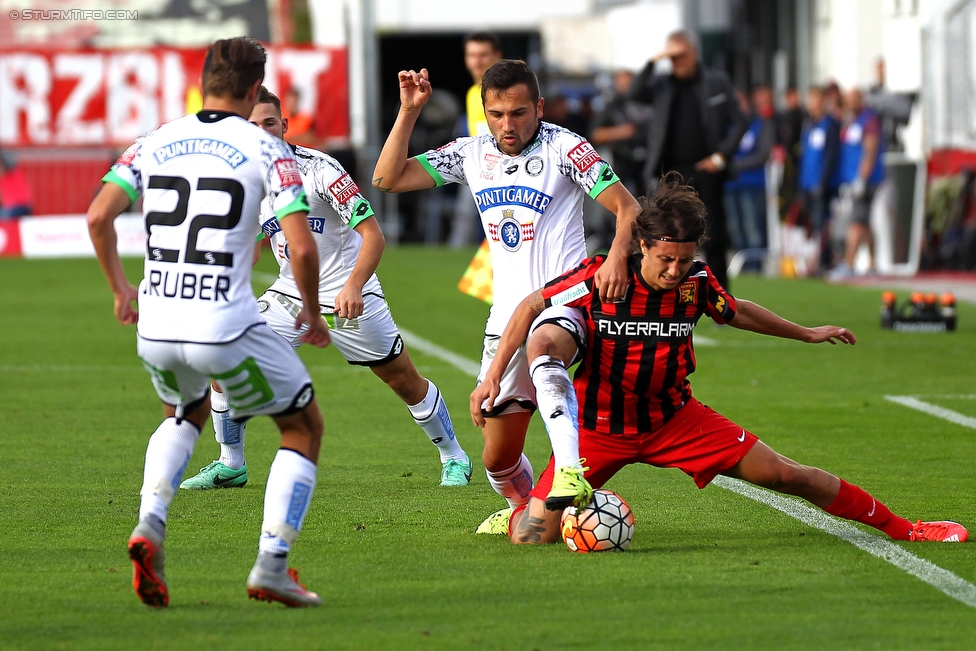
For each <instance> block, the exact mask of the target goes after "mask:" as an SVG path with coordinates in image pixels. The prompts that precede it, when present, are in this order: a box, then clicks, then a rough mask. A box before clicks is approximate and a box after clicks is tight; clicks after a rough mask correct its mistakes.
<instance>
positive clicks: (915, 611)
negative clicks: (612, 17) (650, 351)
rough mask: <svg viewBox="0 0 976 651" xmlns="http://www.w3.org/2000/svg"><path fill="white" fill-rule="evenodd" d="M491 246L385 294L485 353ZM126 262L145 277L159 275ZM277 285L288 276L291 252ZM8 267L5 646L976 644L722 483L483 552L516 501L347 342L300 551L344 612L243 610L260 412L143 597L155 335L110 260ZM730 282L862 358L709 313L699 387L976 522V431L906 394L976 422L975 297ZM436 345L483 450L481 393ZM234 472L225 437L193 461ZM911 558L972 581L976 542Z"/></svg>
mask: <svg viewBox="0 0 976 651" xmlns="http://www.w3.org/2000/svg"><path fill="white" fill-rule="evenodd" d="M472 253H473V250H463V251H450V250H446V249H424V248H412V247H401V248H391V249H389V250H388V251H387V252H386V255H385V258H384V261H383V263H382V265H381V267H380V278H381V280H382V281H383V284H384V288H385V290H386V293H387V297H388V299H389V301H390V303H391V305H392V308H393V314H394V317H395V318H396V319H397V322H398V323H399V324H400V326H401V327H403V328H404V329H406V330H409V331H411V332H413V333H415V334H417V335H419V336H421V337H424V338H425V339H427V340H429V341H433V342H434V343H437V344H439V345H440V346H442V347H444V348H446V349H448V350H450V351H453V352H455V353H457V354H459V355H462V356H464V357H466V358H468V359H471V360H472V361H474V360H477V359H478V358H479V354H480V346H481V333H482V327H483V325H484V318H485V316H486V313H487V310H486V307H485V306H484V305H483V304H481V303H479V302H477V301H476V300H474V299H472V298H470V297H467V296H464V295H462V294H460V293H459V292H458V291H457V290H456V287H455V285H456V282H457V280H458V279H459V278H460V275H461V273H462V271H463V270H464V268H465V266H466V264H467V262H468V260H469V259H470V257H471V255H472ZM127 268H128V269H129V271H130V278H132V279H135V278H138V277H139V275H140V272H141V266H140V261H138V260H129V261H127ZM258 269H259V271H261V272H262V273H264V274H271V273H274V272H275V270H276V269H275V266H274V262H273V260H271V259H270V256H267V255H266V256H265V257H264V259H262V260H261V262H260V263H259V266H258ZM0 279H2V285H0V336H2V339H0V490H2V496H0V608H2V614H0V648H2V649H99V650H101V649H150V648H151V649H194V648H207V649H213V648H229V649H241V650H244V649H271V648H276V649H291V648H294V649H513V650H516V649H525V650H529V649H559V650H567V649H649V648H710V649H718V648H729V649H789V648H817V649H822V648H837V649H907V648H924V649H929V648H946V649H960V648H972V647H973V644H974V642H973V639H974V634H976V609H974V608H972V607H970V606H967V605H964V604H963V603H960V602H959V601H956V600H954V599H952V598H950V597H948V596H946V595H945V594H943V593H942V592H939V591H938V590H936V589H934V588H933V587H931V586H930V585H928V584H926V583H923V582H922V581H920V580H918V579H916V578H915V577H913V576H910V575H909V574H907V573H905V572H903V571H902V570H900V569H897V568H896V567H894V566H893V565H890V564H888V563H886V562H885V561H883V560H881V559H878V558H875V557H873V556H870V555H868V554H866V553H864V552H862V551H860V550H859V549H857V548H855V547H853V546H851V545H849V544H848V543H846V542H844V541H842V540H840V539H838V538H835V537H833V536H831V535H828V534H826V533H824V532H822V531H819V530H817V529H814V528H812V527H809V526H807V525H804V524H802V523H800V522H798V521H796V520H793V519H791V518H789V517H787V516H785V515H783V514H781V513H779V512H777V511H774V510H772V509H770V508H768V507H766V506H763V505H761V504H758V503H756V502H753V501H751V500H748V499H746V498H743V497H741V496H739V495H736V494H733V493H731V492H728V491H725V490H723V489H721V488H718V487H714V486H713V487H709V488H707V489H705V490H703V491H699V490H697V489H696V488H695V486H694V484H693V483H692V482H691V480H690V479H688V478H686V477H685V476H684V475H682V474H681V473H679V472H677V471H665V470H657V469H653V468H647V467H633V466H632V467H629V468H627V469H625V470H624V471H623V472H621V473H620V474H619V475H618V476H617V477H615V478H614V479H613V481H612V482H611V483H610V484H609V485H608V488H610V489H612V490H615V491H617V492H618V493H620V494H621V495H623V496H624V498H625V499H627V500H628V502H629V503H630V505H631V507H632V508H633V510H634V513H635V516H636V519H637V527H636V534H635V536H634V542H633V545H632V547H631V549H630V550H629V551H628V552H626V553H623V554H603V555H600V554H597V555H579V554H573V553H571V552H569V551H568V550H566V549H565V548H564V547H563V546H562V545H551V546H547V547H531V548H529V547H514V546H512V545H510V544H509V543H508V542H507V541H506V540H505V539H503V538H502V537H490V536H475V535H473V533H472V532H473V530H474V528H475V527H476V526H477V525H478V523H479V522H480V521H481V520H482V519H483V518H484V517H485V516H487V515H488V514H489V513H491V512H492V511H495V510H496V509H498V508H500V507H501V503H500V499H499V498H498V497H497V496H495V495H494V493H493V492H492V490H491V489H490V487H489V486H488V484H487V482H486V480H485V476H484V470H483V468H482V467H481V466H480V463H476V470H475V475H474V480H473V482H472V485H471V486H470V487H468V488H462V489H445V488H438V487H437V486H436V484H437V481H438V471H439V463H438V462H437V456H436V452H435V450H434V448H433V447H432V446H431V445H430V443H429V442H427V440H426V438H425V437H424V435H423V433H422V432H421V431H420V430H419V428H417V427H416V426H415V425H414V424H413V422H412V421H411V419H410V418H409V415H408V414H407V412H406V410H405V408H404V407H403V405H402V404H401V403H400V402H399V401H398V400H397V399H396V397H395V396H394V395H393V393H392V392H391V391H389V389H387V388H386V387H385V386H384V385H383V384H382V383H381V382H380V381H379V380H378V379H376V378H374V377H373V376H372V375H371V374H370V373H369V372H368V371H367V370H364V369H362V368H359V367H354V366H349V365H347V364H346V363H345V362H344V360H342V359H341V357H340V356H339V355H338V353H337V352H336V351H335V350H324V351H322V350H317V349H312V348H307V347H306V348H303V349H302V351H301V355H302V358H303V359H304V361H305V363H306V364H307V365H308V366H309V368H310V370H311V373H312V377H313V380H314V381H315V385H316V389H317V394H318V397H319V400H320V403H321V406H322V411H323V413H324V415H325V419H326V433H325V440H324V442H323V447H322V455H321V460H320V469H319V485H318V489H317V491H316V494H315V498H314V501H313V504H312V507H311V509H310V511H309V514H308V517H307V519H306V521H305V528H304V530H303V531H302V535H301V537H300V538H299V541H298V543H297V545H296V547H295V550H294V552H293V554H292V555H291V560H292V565H293V566H295V567H298V568H300V570H301V577H302V580H303V581H304V582H305V583H306V584H307V585H308V586H309V587H310V588H311V589H313V590H316V591H317V592H319V594H320V595H321V596H322V598H323V601H324V606H323V607H322V608H319V609H312V610H287V609H284V608H282V607H280V605H277V604H275V605H269V604H264V603H258V602H254V601H249V600H248V599H247V598H246V593H245V590H244V581H245V578H246V576H247V572H248V570H249V569H250V567H251V564H252V563H253V560H254V555H255V553H256V548H257V538H258V533H259V529H260V524H261V508H262V499H263V492H264V484H265V480H266V478H267V472H268V466H269V464H270V462H271V459H272V456H273V454H274V450H275V449H276V447H277V437H276V435H275V433H274V431H273V426H272V424H271V423H270V421H268V420H267V419H257V420H255V421H253V422H252V423H251V424H250V426H249V430H248V439H247V450H248V461H249V467H250V470H251V482H250V483H249V484H248V485H247V487H246V488H244V489H243V490H228V491H216V492H201V493H186V492H180V494H179V495H178V496H177V499H176V500H175V501H174V503H173V505H172V507H171V510H170V519H169V527H168V528H169V534H168V539H167V542H166V552H167V578H168V580H169V585H170V597H171V605H170V607H169V609H167V610H165V611H151V610H150V609H147V608H146V607H144V606H143V605H142V604H141V603H139V601H138V600H137V598H136V597H135V595H134V594H133V592H132V587H131V569H130V564H129V562H128V559H127V556H126V549H125V548H126V539H127V537H128V535H129V532H130V531H131V529H132V527H133V526H134V524H135V520H136V516H137V512H138V499H139V498H138V491H139V488H140V484H141V482H142V464H143V458H144V454H145V447H146V441H147V439H148V437H149V435H150V434H151V433H152V431H153V430H154V429H155V427H156V426H157V424H158V423H159V421H160V419H161V412H160V409H159V404H158V401H157V399H156V397H155V394H154V393H153V391H152V387H151V385H150V382H149V378H148V376H147V374H146V373H145V371H144V370H143V369H142V368H141V366H140V364H139V363H138V361H137V359H136V356H135V331H134V329H132V328H123V327H121V326H119V325H118V324H117V323H116V322H115V320H114V318H113V317H112V302H111V296H110V294H109V292H108V290H107V287H106V286H105V283H104V281H103V278H102V275H101V272H100V270H99V268H98V265H97V264H96V262H95V261H94V260H92V259H85V260H57V261H44V260H33V261H24V260H0ZM265 284H266V283H261V282H256V283H255V288H256V289H258V290H260V289H262V288H263V286H264V285H265ZM733 289H734V290H735V292H736V294H737V295H738V296H741V297H744V298H750V299H752V300H756V301H757V302H759V303H761V304H763V305H766V306H767V307H770V308H772V309H773V310H775V311H778V312H779V313H780V314H782V315H784V316H786V317H787V318H791V319H793V320H795V321H799V322H801V323H804V324H808V325H815V324H820V323H836V324H840V325H846V326H849V327H850V328H851V329H853V330H854V331H855V333H857V335H858V336H859V342H858V344H857V345H856V346H855V347H853V348H851V347H846V346H827V345H820V346H809V345H804V344H800V343H797V342H791V341H781V340H773V339H769V338H763V337H759V336H758V335H753V334H751V333H746V332H741V331H738V330H734V329H732V328H717V327H713V326H712V324H711V322H710V321H708V320H707V319H703V321H702V322H701V323H700V324H699V326H698V331H697V332H698V334H699V335H703V336H705V337H707V338H708V339H712V340H714V341H715V342H716V345H714V346H707V347H706V346H698V347H697V356H698V364H699V370H698V372H697V373H695V375H694V376H692V383H693V386H694V391H695V395H696V396H697V397H698V398H699V399H701V400H702V401H703V402H705V403H707V404H709V405H711V406H713V407H715V408H716V409H718V410H719V411H721V412H723V413H724V414H726V415H727V416H729V417H730V418H732V419H733V420H735V421H737V422H739V423H740V424H742V425H743V426H744V427H746V428H749V429H750V430H752V431H754V432H756V433H757V434H758V435H759V436H760V437H761V438H762V439H763V440H765V441H766V442H768V443H769V444H771V445H772V446H773V447H774V448H775V449H777V450H778V451H780V452H782V453H783V454H786V455H787V456H790V457H792V458H794V459H797V460H799V461H801V462H804V463H809V464H814V465H818V466H821V467H823V468H826V469H828V470H830V471H832V472H835V473H837V474H839V475H841V476H842V477H844V478H846V479H848V480H849V481H851V482H853V483H856V484H858V485H860V486H862V487H864V488H865V489H867V490H868V491H870V492H872V493H873V494H874V495H876V496H877V497H878V498H879V499H881V500H882V501H884V502H886V503H887V504H888V506H890V507H891V508H892V510H894V511H895V512H896V513H899V514H902V515H904V516H906V517H909V518H912V519H917V518H932V519H935V518H947V519H955V520H958V521H961V522H962V523H964V524H966V525H967V526H968V527H970V528H971V529H972V528H976V511H974V508H973V504H974V503H976V502H974V495H976V489H974V485H973V480H974V478H976V472H974V470H973V467H974V466H973V460H974V459H976V431H973V430H972V429H967V428H965V427H962V426H960V425H955V424H952V423H950V422H947V421H945V420H940V419H937V418H935V417H933V416H929V415H927V414H924V413H920V412H917V411H913V410H910V409H908V408H906V407H903V406H901V405H896V404H892V403H891V402H888V401H886V400H885V399H884V396H885V395H914V396H919V397H921V399H923V400H925V401H927V402H930V403H932V404H937V405H940V406H943V407H947V408H949V409H952V410H954V411H957V412H959V413H962V414H964V415H967V416H969V417H976V400H974V399H972V396H971V395H969V394H973V393H976V388H974V387H976V385H974V383H973V378H974V377H976V374H974V370H973V368H974V363H976V306H971V305H965V304H963V305H961V306H960V308H959V324H960V325H959V330H958V331H957V332H955V333H952V334H909V333H898V332H891V331H883V330H881V329H880V327H879V325H878V304H879V294H880V292H879V291H877V290H873V289H872V290H868V289H857V288H850V287H832V286H828V285H826V284H824V283H821V282H818V281H796V280H794V281H785V280H769V279H763V278H755V277H744V278H740V279H737V280H736V281H735V283H734V287H733ZM412 356H413V358H414V360H415V362H416V363H417V365H418V367H419V368H420V369H421V372H422V373H424V374H426V375H428V376H429V377H431V378H432V379H433V380H434V381H435V382H436V383H437V384H438V386H439V387H440V388H441V390H442V391H443V393H444V395H445V397H446V399H447V401H448V405H449V407H450V409H451V413H452V415H453V418H454V423H455V426H456V429H457V431H458V437H459V439H460V440H461V442H462V444H463V445H464V446H465V448H466V449H467V450H468V452H469V453H471V456H472V458H474V459H479V458H480V452H481V436H480V432H479V431H478V430H476V429H475V428H474V427H473V426H472V425H471V423H470V419H469V416H468V413H467V402H468V394H469V392H470V390H471V388H472V385H473V380H472V378H470V377H469V376H467V375H465V374H464V373H463V372H462V371H460V370H458V369H456V368H454V367H453V366H451V365H449V364H447V363H445V362H443V361H441V360H439V359H437V358H435V357H431V356H429V355H425V354H423V353H420V352H419V351H413V352H412ZM967 396H968V397H967ZM527 454H528V455H529V457H530V459H531V460H532V463H533V464H534V466H535V469H536V472H537V473H538V472H539V471H540V470H541V469H542V468H543V467H544V465H545V463H546V461H547V459H548V454H549V444H548V440H547V439H546V436H545V433H544V431H543V429H542V427H541V425H540V424H539V423H538V422H537V421H534V422H533V425H532V429H531V430H530V433H529V437H528V443H527ZM215 456H216V444H215V443H214V441H213V436H212V432H210V431H205V432H204V433H203V435H202V436H201V439H200V442H199V443H198V445H197V449H196V453H195V455H194V457H193V459H192V460H191V463H190V471H195V469H196V468H199V467H201V466H204V465H206V464H207V463H208V462H209V461H210V460H211V459H213V458H215ZM479 461H480V459H479ZM865 530H867V531H871V532H872V533H873V532H874V530H869V529H865ZM901 544H902V545H903V546H904V547H906V548H908V549H910V550H911V551H912V552H913V553H915V554H916V555H918V556H920V557H921V558H923V559H925V560H928V561H930V562H932V563H934V564H936V565H938V566H940V567H942V568H945V569H947V570H949V571H951V572H954V573H955V574H957V575H958V576H959V577H961V578H962V579H964V580H966V581H968V582H970V583H973V582H976V545H972V544H965V545H936V544H930V545H918V544H916V545H911V544H905V543H901Z"/></svg>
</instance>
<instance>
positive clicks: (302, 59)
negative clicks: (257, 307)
mask: <svg viewBox="0 0 976 651" xmlns="http://www.w3.org/2000/svg"><path fill="white" fill-rule="evenodd" d="M331 64H332V57H330V56H329V53H328V52H323V51H320V50H281V51H277V52H276V51H275V50H270V51H269V52H268V62H267V64H265V80H266V81H267V79H269V78H270V79H275V80H277V83H275V84H274V85H273V86H272V85H269V84H267V83H266V84H265V85H266V86H267V87H268V89H269V90H270V91H271V92H276V91H277V90H279V88H278V87H279V86H282V85H283V84H282V83H281V81H282V77H288V80H289V82H290V84H291V86H293V87H295V88H297V89H298V92H299V99H298V110H299V111H302V112H305V113H311V114H314V113H315V109H316V107H317V106H318V101H319V93H318V90H319V89H318V84H317V83H316V82H317V80H318V78H319V75H321V74H322V73H323V72H325V71H326V70H328V69H329V67H330V66H331Z"/></svg>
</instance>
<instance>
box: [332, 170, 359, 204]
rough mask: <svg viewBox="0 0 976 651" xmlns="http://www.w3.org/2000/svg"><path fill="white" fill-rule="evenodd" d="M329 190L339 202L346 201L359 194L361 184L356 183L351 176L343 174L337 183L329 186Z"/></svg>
mask: <svg viewBox="0 0 976 651" xmlns="http://www.w3.org/2000/svg"><path fill="white" fill-rule="evenodd" d="M329 192H331V193H332V196H333V197H335V198H336V201H338V202H339V203H346V202H347V201H349V200H350V199H352V198H353V197H355V196H356V195H357V194H359V186H358V185H356V182H355V181H353V180H352V177H351V176H349V175H348V174H343V175H342V176H340V177H339V179H338V180H337V181H336V182H335V183H333V184H332V185H330V186H329Z"/></svg>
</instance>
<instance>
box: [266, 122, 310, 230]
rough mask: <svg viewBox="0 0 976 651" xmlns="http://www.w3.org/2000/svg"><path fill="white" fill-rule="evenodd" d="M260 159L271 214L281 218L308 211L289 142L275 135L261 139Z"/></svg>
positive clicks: (302, 185) (300, 177) (299, 174)
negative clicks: (262, 165) (264, 167)
mask: <svg viewBox="0 0 976 651" xmlns="http://www.w3.org/2000/svg"><path fill="white" fill-rule="evenodd" d="M261 162H262V164H264V165H266V166H267V167H266V169H265V170H264V172H265V178H266V179H267V181H266V182H267V189H268V197H267V198H268V203H269V207H270V210H271V212H273V213H274V216H275V217H277V218H278V219H281V218H283V217H285V216H286V215H290V214H292V213H295V212H308V203H307V202H306V200H305V185H304V183H303V182H302V174H301V171H300V170H299V169H298V161H296V160H295V155H294V154H292V151H291V149H289V148H288V145H286V144H285V143H284V141H282V140H278V139H277V138H268V139H266V140H262V141H261Z"/></svg>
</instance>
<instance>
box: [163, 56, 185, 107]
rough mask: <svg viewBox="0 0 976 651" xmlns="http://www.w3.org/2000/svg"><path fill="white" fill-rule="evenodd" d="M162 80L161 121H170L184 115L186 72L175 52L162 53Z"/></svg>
mask: <svg viewBox="0 0 976 651" xmlns="http://www.w3.org/2000/svg"><path fill="white" fill-rule="evenodd" d="M162 66H163V82H162V86H161V87H160V91H161V93H160V97H161V102H162V106H161V109H162V112H163V119H162V120H160V122H161V123H165V122H170V121H172V120H175V119H176V118H179V117H183V116H184V115H186V73H185V72H184V70H183V61H182V59H180V55H178V54H177V53H176V52H167V53H166V54H164V55H163V59H162Z"/></svg>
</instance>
